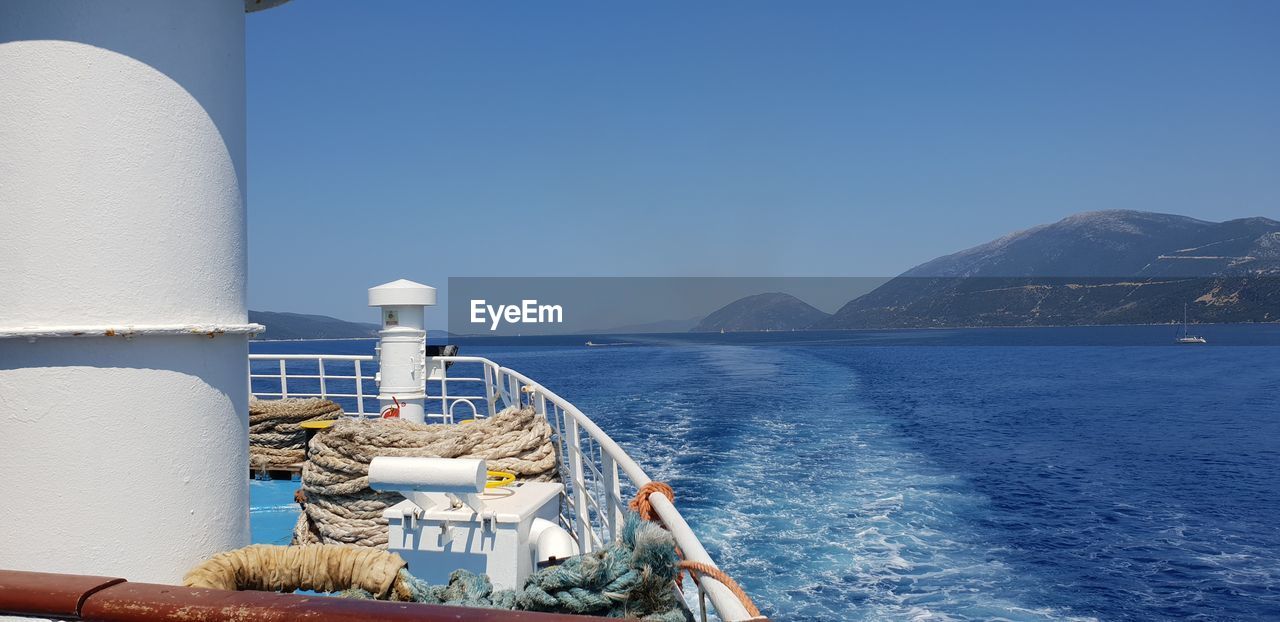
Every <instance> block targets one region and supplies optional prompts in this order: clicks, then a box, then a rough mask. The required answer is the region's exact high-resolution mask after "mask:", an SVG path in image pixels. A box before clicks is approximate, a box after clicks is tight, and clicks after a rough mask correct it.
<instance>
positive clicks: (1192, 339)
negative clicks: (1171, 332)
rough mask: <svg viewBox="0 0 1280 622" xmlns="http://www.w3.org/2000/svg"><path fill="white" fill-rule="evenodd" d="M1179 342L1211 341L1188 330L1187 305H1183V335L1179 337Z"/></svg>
mask: <svg viewBox="0 0 1280 622" xmlns="http://www.w3.org/2000/svg"><path fill="white" fill-rule="evenodd" d="M1177 343H1209V342H1208V341H1207V340H1206V339H1205V338H1204V337H1200V336H1197V335H1192V334H1190V333H1188V332H1187V305H1186V303H1183V305H1182V336H1181V337H1178V339H1177Z"/></svg>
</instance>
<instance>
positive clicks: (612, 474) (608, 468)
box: [600, 449, 625, 540]
mask: <svg viewBox="0 0 1280 622" xmlns="http://www.w3.org/2000/svg"><path fill="white" fill-rule="evenodd" d="M600 470H601V474H602V475H603V476H604V478H603V481H602V482H601V484H602V485H603V486H604V508H605V521H606V522H607V523H608V526H609V539H610V540H617V539H618V532H619V530H620V529H621V528H622V523H623V521H624V520H625V518H624V517H623V516H622V507H621V503H620V502H621V500H622V488H621V486H620V485H619V483H618V463H617V462H615V461H614V460H613V456H610V455H609V452H607V451H603V449H602V450H601V452H600Z"/></svg>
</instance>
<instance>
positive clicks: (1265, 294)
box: [693, 210, 1280, 331]
mask: <svg viewBox="0 0 1280 622" xmlns="http://www.w3.org/2000/svg"><path fill="white" fill-rule="evenodd" d="M1184 304H1189V305H1190V307H1191V311H1190V317H1191V321H1192V322H1223V323H1230V322H1276V321H1280V222H1277V221H1275V220H1272V219H1269V218H1243V219H1238V220H1229V221H1226V222H1221V223H1214V222H1207V221H1203V220H1197V219H1194V218H1188V217H1186V216H1177V215H1173V214H1160V213H1153V212H1140V211H1131V210H1111V211H1100V212H1086V213H1082V214H1076V215H1074V216H1070V217H1068V218H1065V219H1063V220H1061V221H1058V222H1056V223H1052V224H1048V225H1041V226H1038V227H1034V228H1031V229H1027V230H1025V231H1019V232H1016V233H1011V234H1009V235H1006V236H1004V237H1001V238H999V239H996V240H993V241H991V242H988V243H986V244H982V245H979V246H975V247H973V248H970V249H967V250H963V251H960V252H958V253H953V254H951V255H946V256H943V257H939V258H937V259H934V260H932V261H929V262H926V263H924V264H921V265H919V266H917V267H915V268H912V269H910V270H908V271H906V272H904V273H903V274H901V275H900V276H898V277H896V278H894V279H892V280H890V281H889V282H887V283H885V284H884V285H881V286H880V287H878V288H876V289H875V290H873V291H871V292H869V293H867V294H865V295H862V296H859V297H857V298H855V299H853V300H851V301H849V302H848V303H846V304H845V305H844V306H843V307H841V308H840V309H839V310H837V311H836V312H835V313H834V314H831V315H830V316H828V315H827V314H825V313H822V312H821V311H819V310H818V309H815V308H813V307H811V306H809V305H808V304H806V303H804V302H803V301H801V300H799V299H797V298H795V297H794V296H790V295H787V294H761V295H757V296H748V297H746V298H742V299H740V300H736V301H734V302H732V303H730V304H728V305H726V306H724V307H722V308H721V309H719V310H718V311H716V312H714V313H712V314H710V315H708V316H707V318H706V319H704V320H703V321H702V322H701V323H700V324H699V325H698V326H697V327H695V328H694V329H693V330H695V331H706V330H721V329H723V330H725V331H761V330H791V329H813V330H832V329H858V328H861V329H874V328H929V327H966V326H1067V325H1085V324H1158V323H1168V322H1174V321H1180V320H1181V319H1182V313H1183V305H1184ZM805 317H813V318H816V319H813V320H812V321H810V322H808V323H805V322H804V318H805Z"/></svg>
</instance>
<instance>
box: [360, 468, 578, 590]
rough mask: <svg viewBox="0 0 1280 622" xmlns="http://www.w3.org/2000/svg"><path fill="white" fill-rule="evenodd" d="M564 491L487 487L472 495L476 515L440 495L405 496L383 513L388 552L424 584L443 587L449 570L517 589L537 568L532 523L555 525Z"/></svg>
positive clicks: (526, 485)
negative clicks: (485, 577)
mask: <svg viewBox="0 0 1280 622" xmlns="http://www.w3.org/2000/svg"><path fill="white" fill-rule="evenodd" d="M563 489H564V486H562V485H560V484H556V483H550V482H519V483H516V484H513V485H511V486H505V487H502V488H490V489H487V490H486V491H485V492H484V493H481V494H479V495H475V496H474V497H472V498H478V500H479V501H481V502H482V503H483V509H482V510H481V511H479V512H477V511H476V510H475V509H473V508H471V507H470V506H469V505H466V504H461V505H460V507H451V504H450V503H449V497H448V496H447V495H444V494H439V493H409V498H407V499H405V500H404V501H402V502H400V503H398V504H396V505H394V506H392V507H389V508H387V509H386V510H385V511H384V512H383V516H384V517H386V519H387V522H388V525H387V527H388V534H387V535H388V541H387V549H388V550H390V551H392V552H394V553H398V554H399V555H400V556H401V557H403V558H404V560H405V562H407V563H408V564H409V572H411V573H413V575H414V576H415V577H418V578H419V579H422V580H424V581H426V582H428V583H432V584H438V585H443V584H445V583H448V582H449V574H450V573H452V572H453V571H454V570H458V569H465V570H470V571H471V572H474V573H477V574H487V575H489V579H490V581H492V582H493V587H494V589H508V588H516V587H519V586H521V585H523V584H524V580H525V579H526V578H527V577H528V576H529V575H530V574H531V573H532V572H533V570H534V566H535V564H536V561H535V553H536V551H535V547H536V544H537V543H536V542H531V539H530V535H529V534H530V528H531V527H532V525H533V521H534V519H538V518H541V519H544V520H547V521H550V522H552V523H555V522H557V518H558V515H559V511H560V503H559V498H560V494H561V492H562V491H563ZM424 505H425V506H428V507H425V508H424V507H422V506H424Z"/></svg>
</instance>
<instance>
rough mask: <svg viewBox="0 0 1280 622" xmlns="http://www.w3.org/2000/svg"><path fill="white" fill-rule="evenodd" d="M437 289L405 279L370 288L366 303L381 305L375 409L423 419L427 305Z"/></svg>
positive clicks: (372, 305)
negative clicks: (376, 402)
mask: <svg viewBox="0 0 1280 622" xmlns="http://www.w3.org/2000/svg"><path fill="white" fill-rule="evenodd" d="M435 304H436V289H435V288H434V287H428V286H426V285H423V284H421V283H414V282H413V281H408V280H405V279H400V280H398V281H392V282H390V283H384V284H382V285H379V286H377V287H372V288H369V306H370V307H381V309H382V330H381V331H379V332H378V337H379V341H378V376H377V379H378V410H379V412H381V413H382V415H383V416H384V417H385V416H388V415H392V414H394V416H398V417H400V418H402V419H406V420H409V421H413V422H415V423H423V422H425V421H426V407H425V405H426V400H427V329H426V308H427V307H429V306H433V305H435Z"/></svg>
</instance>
